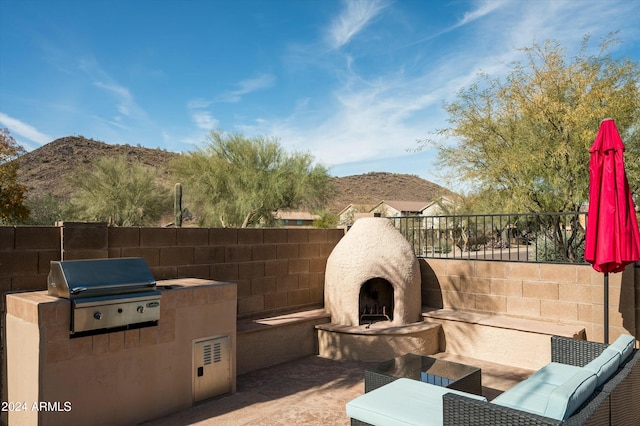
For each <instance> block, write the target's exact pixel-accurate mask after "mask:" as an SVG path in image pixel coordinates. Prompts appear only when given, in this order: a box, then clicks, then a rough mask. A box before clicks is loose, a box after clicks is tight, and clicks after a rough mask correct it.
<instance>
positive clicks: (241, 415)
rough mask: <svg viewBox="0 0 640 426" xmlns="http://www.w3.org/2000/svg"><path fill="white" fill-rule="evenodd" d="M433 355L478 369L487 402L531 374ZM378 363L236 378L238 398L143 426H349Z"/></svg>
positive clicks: (310, 365) (312, 360) (320, 361)
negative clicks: (350, 407)
mask: <svg viewBox="0 0 640 426" xmlns="http://www.w3.org/2000/svg"><path fill="white" fill-rule="evenodd" d="M434 356H435V357H438V358H444V359H448V360H451V361H456V362H462V363H466V364H469V365H475V366H477V367H480V368H481V369H482V384H483V394H484V396H485V397H487V399H489V400H491V399H493V398H495V397H496V396H497V395H499V394H500V393H501V392H503V391H505V390H506V389H508V388H510V387H511V386H513V385H515V384H516V383H518V382H519V381H522V380H524V379H525V378H527V377H528V376H529V375H530V374H531V373H533V372H532V371H531V370H525V369H520V368H515V367H512V366H505V365H500V364H493V363H489V362H486V361H480V360H475V359H472V358H466V357H460V356H455V355H450V354H446V353H440V354H437V355H434ZM375 364H377V363H375V362H358V361H333V360H330V359H326V358H321V357H319V356H308V357H304V358H300V359H297V360H294V361H290V362H286V363H283V364H279V365H275V366H272V367H268V368H264V369H261V370H257V371H253V372H250V373H247V374H244V375H241V376H238V378H237V392H236V393H235V394H233V395H227V396H223V397H220V398H217V399H213V400H210V401H207V402H204V403H202V404H199V405H197V406H195V407H192V408H190V409H187V410H184V411H181V412H178V413H175V414H171V415H168V416H165V417H162V418H159V419H156V420H152V421H148V422H145V423H143V425H145V426H180V425H207V426H209V425H216V426H224V425H229V426H231V425H233V426H239V425H287V426H289V425H318V426H321V425H322V426H327V425H344V426H347V425H349V418H348V417H347V415H346V413H345V404H346V403H347V402H348V401H349V400H351V399H353V398H355V397H357V396H359V395H361V394H362V393H363V392H364V370H366V369H367V368H369V367H371V366H373V365H375Z"/></svg>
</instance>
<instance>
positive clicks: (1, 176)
mask: <svg viewBox="0 0 640 426" xmlns="http://www.w3.org/2000/svg"><path fill="white" fill-rule="evenodd" d="M24 153H25V150H24V148H23V147H22V146H20V145H18V143H17V142H16V141H15V139H14V138H13V137H12V136H11V134H10V133H9V130H8V129H0V223H20V222H23V221H25V220H27V218H28V217H29V209H28V208H27V207H26V206H25V204H24V203H25V193H26V192H27V187H26V186H24V185H20V184H19V183H18V167H19V164H18V161H17V159H18V157H20V156H21V155H22V154H24Z"/></svg>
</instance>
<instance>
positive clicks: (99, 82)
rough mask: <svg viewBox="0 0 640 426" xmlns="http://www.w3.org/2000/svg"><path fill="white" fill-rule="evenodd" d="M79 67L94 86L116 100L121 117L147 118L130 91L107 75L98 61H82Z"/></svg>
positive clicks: (116, 106)
mask: <svg viewBox="0 0 640 426" xmlns="http://www.w3.org/2000/svg"><path fill="white" fill-rule="evenodd" d="M78 67H79V68H80V70H82V71H84V72H85V73H87V74H88V75H89V77H90V78H91V79H92V80H93V85H94V86H96V87H98V88H100V89H103V90H105V91H106V92H107V93H109V94H110V95H111V96H113V97H114V98H115V99H116V105H115V108H116V109H117V111H118V113H119V114H120V115H122V116H125V117H129V118H146V113H145V112H144V110H143V109H142V108H141V107H140V106H139V105H138V104H137V103H136V101H135V99H134V96H133V95H132V94H131V92H130V91H129V89H127V88H126V87H124V86H122V85H121V84H119V83H118V82H117V81H115V80H114V79H113V78H112V77H111V76H110V75H109V74H107V72H105V71H104V70H103V69H102V67H101V66H100V64H98V62H97V61H96V60H94V59H90V60H80V61H79V63H78Z"/></svg>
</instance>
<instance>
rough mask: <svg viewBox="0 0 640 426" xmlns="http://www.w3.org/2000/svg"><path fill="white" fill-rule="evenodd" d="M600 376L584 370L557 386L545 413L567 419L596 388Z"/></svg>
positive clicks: (558, 418)
mask: <svg viewBox="0 0 640 426" xmlns="http://www.w3.org/2000/svg"><path fill="white" fill-rule="evenodd" d="M597 384H598V378H597V377H596V375H595V374H593V373H592V372H590V371H588V370H583V371H581V372H579V373H577V374H576V375H575V376H573V377H572V378H571V379H569V380H568V381H567V382H566V383H563V384H561V385H560V386H558V387H556V388H555V389H554V390H553V392H551V395H549V402H548V403H547V408H546V410H545V411H544V415H545V416H547V417H551V418H553V419H557V420H566V419H567V418H569V416H571V415H572V414H573V413H574V412H575V411H576V410H577V409H578V408H579V407H580V406H581V405H582V403H583V402H585V401H586V400H587V398H589V396H591V394H592V393H593V392H594V391H595V390H596V386H597Z"/></svg>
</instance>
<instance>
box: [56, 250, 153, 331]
mask: <svg viewBox="0 0 640 426" xmlns="http://www.w3.org/2000/svg"><path fill="white" fill-rule="evenodd" d="M47 282H48V289H49V295H52V296H57V297H63V298H66V299H69V300H70V301H71V324H70V331H71V333H72V334H74V333H78V332H88V331H92V330H101V329H110V328H117V327H125V328H126V327H130V326H132V325H141V324H145V323H149V324H150V325H152V324H154V323H156V324H157V321H158V320H159V319H160V298H161V293H160V292H159V291H158V290H157V289H156V282H155V279H154V278H153V275H152V274H151V271H150V270H149V267H148V266H147V262H146V261H145V260H144V259H143V258H137V257H136V258H120V259H91V260H68V261H52V262H51V269H50V271H49V276H48V279H47Z"/></svg>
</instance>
